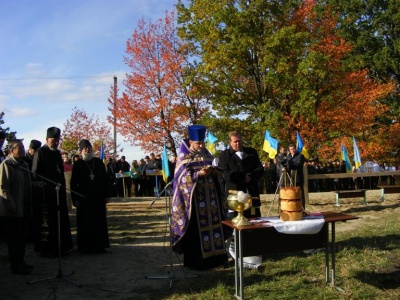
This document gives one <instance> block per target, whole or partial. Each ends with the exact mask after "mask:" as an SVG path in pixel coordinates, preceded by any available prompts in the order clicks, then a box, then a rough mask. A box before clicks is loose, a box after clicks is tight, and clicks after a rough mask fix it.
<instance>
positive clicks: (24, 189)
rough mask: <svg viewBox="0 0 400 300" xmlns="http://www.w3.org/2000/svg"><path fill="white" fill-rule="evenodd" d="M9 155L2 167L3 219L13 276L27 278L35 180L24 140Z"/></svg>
mask: <svg viewBox="0 0 400 300" xmlns="http://www.w3.org/2000/svg"><path fill="white" fill-rule="evenodd" d="M8 151H9V155H8V156H7V158H6V159H5V160H4V161H3V162H2V163H1V164H0V219H1V222H2V227H3V228H4V230H5V233H6V238H7V244H8V256H9V259H10V265H11V272H13V273H15V274H22V275H26V274H29V273H31V271H32V268H33V267H32V266H31V265H28V264H26V263H25V260H24V257H25V244H26V224H27V221H28V220H29V218H30V216H31V213H32V212H31V179H30V174H29V171H28V165H27V163H26V162H25V161H24V157H25V149H24V145H23V144H22V141H21V140H13V141H11V142H9V144H8Z"/></svg>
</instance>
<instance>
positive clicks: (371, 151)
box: [282, 0, 400, 161]
mask: <svg viewBox="0 0 400 300" xmlns="http://www.w3.org/2000/svg"><path fill="white" fill-rule="evenodd" d="M315 3H316V1H315V0H305V1H303V6H302V7H301V8H300V9H299V10H297V12H296V14H295V15H294V17H293V24H295V25H296V26H297V28H298V30H299V31H300V30H305V27H306V28H307V31H308V32H309V33H310V39H311V40H312V41H313V43H312V46H311V47H310V51H315V52H316V53H319V54H321V53H322V54H323V55H324V57H325V58H326V60H325V65H324V70H325V74H324V77H323V80H321V77H317V76H316V77H315V81H314V82H313V81H312V80H313V78H311V79H310V81H311V82H313V84H314V85H315V94H316V97H315V104H314V112H313V113H314V114H315V115H314V116H315V117H314V118H311V117H309V116H307V115H304V114H303V115H300V116H297V115H296V116H293V115H292V114H290V112H289V113H287V114H286V115H285V119H286V121H287V123H288V127H289V128H290V130H289V132H293V133H292V137H291V139H292V140H295V132H296V131H297V130H299V131H300V132H301V136H302V139H303V140H304V141H305V144H306V146H307V148H308V149H312V151H311V152H312V153H313V155H312V156H313V157H315V158H316V157H318V158H319V159H323V160H326V159H333V158H337V159H339V158H340V150H341V145H342V144H343V145H344V146H345V147H346V149H347V151H348V153H349V155H353V143H352V137H353V136H354V137H355V138H356V140H357V143H358V148H359V150H360V156H361V158H362V159H363V161H365V160H371V159H383V158H385V157H387V156H388V151H387V149H388V148H390V146H391V144H390V143H392V142H393V140H394V139H393V138H394V137H395V136H396V135H395V134H398V133H399V131H400V128H399V126H398V125H396V124H395V125H388V127H384V126H382V125H379V126H378V125H377V119H378V118H379V117H380V116H382V115H384V114H385V112H387V111H388V110H389V107H388V106H387V105H385V104H383V103H382V101H381V100H382V99H384V98H385V97H386V96H387V95H388V94H389V93H390V92H391V91H393V89H394V85H393V84H391V83H388V84H379V83H377V82H375V81H373V80H371V79H370V78H368V72H367V70H353V71H349V70H347V69H346V68H345V65H344V58H345V56H346V54H347V53H349V51H351V49H352V47H351V45H350V44H349V43H348V42H346V41H345V40H344V39H343V38H341V37H340V36H339V35H338V34H337V32H336V28H335V26H336V21H335V20H336V19H335V18H333V17H332V13H331V12H330V11H329V9H327V10H326V11H325V12H324V13H323V14H322V16H317V14H316V13H315V11H314V10H313V7H314V5H315ZM321 20H323V21H321ZM283 130H285V131H286V132H287V131H288V130H287V129H283ZM283 130H282V134H284V132H283ZM392 146H393V147H394V146H395V144H393V145H392Z"/></svg>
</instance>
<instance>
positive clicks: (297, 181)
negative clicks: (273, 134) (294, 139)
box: [286, 144, 306, 209]
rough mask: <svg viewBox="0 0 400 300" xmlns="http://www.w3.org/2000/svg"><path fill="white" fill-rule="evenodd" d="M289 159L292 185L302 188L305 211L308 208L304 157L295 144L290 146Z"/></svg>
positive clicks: (288, 164)
mask: <svg viewBox="0 0 400 300" xmlns="http://www.w3.org/2000/svg"><path fill="white" fill-rule="evenodd" d="M286 159H287V168H288V169H287V171H288V173H289V176H290V178H291V185H293V186H299V187H301V194H302V197H301V201H302V204H303V209H305V208H306V204H305V197H304V173H303V165H304V155H303V154H301V153H299V152H297V150H296V146H295V145H293V144H290V145H289V155H288V156H287V157H286Z"/></svg>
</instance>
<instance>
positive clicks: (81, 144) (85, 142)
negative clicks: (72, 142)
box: [79, 139, 92, 152]
mask: <svg viewBox="0 0 400 300" xmlns="http://www.w3.org/2000/svg"><path fill="white" fill-rule="evenodd" d="M86 147H92V144H91V143H90V142H89V141H88V140H86V139H83V140H80V141H79V152H82V150H83V148H86Z"/></svg>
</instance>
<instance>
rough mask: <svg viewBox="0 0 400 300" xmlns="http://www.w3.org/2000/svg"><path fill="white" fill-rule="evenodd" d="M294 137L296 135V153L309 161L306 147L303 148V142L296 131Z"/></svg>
mask: <svg viewBox="0 0 400 300" xmlns="http://www.w3.org/2000/svg"><path fill="white" fill-rule="evenodd" d="M296 135H297V147H296V150H297V152H298V153H301V154H303V155H304V158H305V159H309V158H310V155H309V154H308V151H307V149H306V147H304V143H303V140H302V139H301V137H300V133H299V132H298V131H297V132H296Z"/></svg>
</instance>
